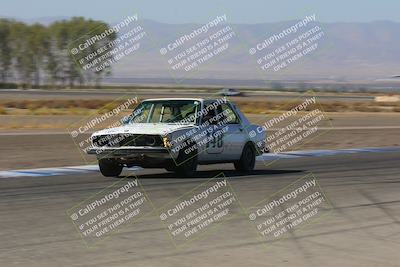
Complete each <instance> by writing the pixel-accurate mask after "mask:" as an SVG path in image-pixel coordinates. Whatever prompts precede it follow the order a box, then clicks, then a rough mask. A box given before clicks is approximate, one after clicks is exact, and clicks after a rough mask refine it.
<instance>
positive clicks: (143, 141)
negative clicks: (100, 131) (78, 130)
mask: <svg viewBox="0 0 400 267" xmlns="http://www.w3.org/2000/svg"><path fill="white" fill-rule="evenodd" d="M92 142H93V145H94V146H96V147H103V146H106V147H121V146H157V147H158V146H162V144H163V142H162V139H161V136H159V135H141V134H108V135H98V136H95V137H93V138H92Z"/></svg>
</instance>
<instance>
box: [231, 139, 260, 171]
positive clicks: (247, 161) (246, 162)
mask: <svg viewBox="0 0 400 267" xmlns="http://www.w3.org/2000/svg"><path fill="white" fill-rule="evenodd" d="M233 164H234V165H235V169H236V170H237V171H241V172H250V171H252V170H253V169H254V165H255V164H256V151H255V149H254V146H253V145H252V144H251V143H247V144H246V145H245V146H244V148H243V151H242V155H241V156H240V160H239V161H236V162H234V163H233Z"/></svg>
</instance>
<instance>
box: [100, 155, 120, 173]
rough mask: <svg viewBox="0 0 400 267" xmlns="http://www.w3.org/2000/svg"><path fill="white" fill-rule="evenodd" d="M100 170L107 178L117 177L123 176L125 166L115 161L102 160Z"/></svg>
mask: <svg viewBox="0 0 400 267" xmlns="http://www.w3.org/2000/svg"><path fill="white" fill-rule="evenodd" d="M99 168H100V172H101V174H103V175H104V176H105V177H117V176H119V175H120V174H121V172H122V169H123V166H122V165H121V164H120V163H118V162H116V161H115V160H113V159H100V160H99Z"/></svg>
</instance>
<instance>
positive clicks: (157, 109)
mask: <svg viewBox="0 0 400 267" xmlns="http://www.w3.org/2000/svg"><path fill="white" fill-rule="evenodd" d="M122 122H123V125H122V126H120V127H115V128H109V129H104V130H101V131H98V132H95V133H93V134H92V136H91V147H90V148H89V149H88V151H87V153H89V154H94V155H96V156H97V159H98V162H99V167H100V171H101V173H102V174H103V175H104V176H119V175H120V173H121V171H122V169H123V167H124V166H127V167H132V166H140V167H143V168H165V169H167V170H168V171H174V172H176V173H177V174H178V175H179V176H190V175H192V174H193V172H194V171H195V170H196V168H197V165H198V164H214V163H228V162H231V163H233V164H234V166H235V169H236V170H238V171H243V172H249V171H251V170H253V169H254V165H255V161H256V156H257V155H259V154H261V153H262V152H261V151H263V149H264V148H265V139H266V133H265V130H263V128H262V127H261V126H257V125H253V124H251V123H250V122H249V121H248V120H247V118H246V117H245V116H244V115H243V113H241V112H240V110H239V109H238V108H237V107H236V106H235V105H234V104H233V103H231V102H229V101H228V100H227V99H226V98H220V99H211V100H209V99H198V98H164V99H149V100H145V101H143V102H142V103H141V104H139V105H138V106H137V107H136V108H135V110H134V111H133V112H132V114H131V115H130V116H127V117H124V118H123V120H122ZM249 133H250V134H249Z"/></svg>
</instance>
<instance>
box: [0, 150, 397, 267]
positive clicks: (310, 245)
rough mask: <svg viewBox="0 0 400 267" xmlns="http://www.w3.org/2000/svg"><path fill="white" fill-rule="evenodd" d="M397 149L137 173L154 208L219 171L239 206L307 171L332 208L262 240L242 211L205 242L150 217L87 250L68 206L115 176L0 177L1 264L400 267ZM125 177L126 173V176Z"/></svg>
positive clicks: (248, 203) (93, 173) (249, 206)
mask: <svg viewBox="0 0 400 267" xmlns="http://www.w3.org/2000/svg"><path fill="white" fill-rule="evenodd" d="M399 163H400V152H398V151H397V152H390V151H388V152H384V151H382V152H380V153H368V152H363V151H362V150H360V151H358V153H348V154H337V155H332V156H327V155H325V156H323V157H315V156H307V155H303V156H301V157H292V158H291V157H287V158H285V159H279V160H278V161H275V162H273V163H272V164H271V161H266V162H258V163H257V168H256V171H254V172H253V173H252V174H250V175H241V174H238V173H236V172H234V171H232V166H231V164H223V165H211V166H201V167H200V168H199V172H198V173H197V174H196V176H195V177H191V178H180V179H179V178H176V177H174V175H173V174H171V173H167V172H166V171H164V170H161V169H154V170H139V171H135V172H134V174H133V173H130V178H128V179H134V176H133V175H137V178H138V179H139V181H140V183H141V184H142V186H143V188H144V189H145V190H146V192H147V194H148V197H149V198H150V199H151V200H152V202H153V203H154V206H155V207H161V206H163V205H164V203H165V202H167V201H169V200H171V199H176V198H177V197H179V196H181V195H182V194H184V193H186V192H188V191H189V190H191V189H192V188H194V187H195V186H196V185H199V184H201V183H203V182H204V181H206V180H207V179H209V178H211V177H214V176H216V175H218V174H219V173H220V172H221V171H222V172H223V173H224V174H225V176H226V177H228V181H229V183H230V184H231V185H232V187H233V189H234V191H235V192H236V194H237V197H238V199H240V201H241V203H242V204H243V206H244V207H245V208H251V207H253V206H254V205H255V203H257V202H258V201H260V200H261V199H264V198H266V197H268V196H270V195H272V194H273V193H274V192H276V191H278V190H280V189H282V188H283V187H285V186H286V185H288V184H290V183H291V182H293V181H295V180H297V179H298V178H300V177H303V176H304V175H306V174H308V173H310V172H311V173H313V174H314V176H315V177H316V178H317V180H318V182H319V184H320V186H321V188H322V189H323V190H324V192H325V194H326V195H327V197H328V198H329V200H330V201H331V203H332V205H333V208H332V211H331V212H330V213H329V214H328V215H327V216H325V217H323V218H321V219H320V220H318V221H317V222H313V223H310V224H308V225H306V226H305V227H303V228H301V229H298V230H295V231H294V232H292V233H290V235H289V236H288V237H287V239H283V240H278V241H274V242H270V243H268V244H264V242H263V241H261V240H260V239H259V238H258V237H257V235H256V234H255V232H254V228H253V227H252V226H251V224H250V222H249V220H248V219H247V217H246V216H245V215H244V214H242V213H241V211H240V210H234V211H233V212H235V213H237V215H238V216H236V217H235V218H234V219H232V220H231V221H229V222H226V223H224V224H223V225H221V226H219V227H218V228H217V229H216V230H213V231H212V232H210V233H208V234H207V235H206V236H205V237H204V238H202V239H200V240H196V241H194V242H192V243H190V244H188V245H187V246H185V247H183V248H181V249H176V248H175V247H174V246H173V244H172V243H171V240H170V239H169V236H168V234H167V233H166V231H165V229H164V226H163V225H162V224H161V222H160V219H159V218H158V215H157V214H156V213H153V214H150V215H148V216H146V217H144V218H143V219H142V220H141V221H139V222H136V223H133V224H130V225H128V226H125V227H123V229H122V230H121V231H119V232H118V233H116V234H114V235H112V236H110V237H109V238H107V239H106V240H105V241H104V242H101V243H99V244H98V245H96V246H95V247H93V248H87V247H86V246H85V244H84V242H83V241H82V240H81V238H80V236H79V234H78V233H77V231H76V229H75V228H74V226H73V224H72V221H71V219H70V218H69V217H68V216H67V214H66V211H67V210H68V209H70V208H71V207H72V206H74V205H76V204H77V203H79V202H81V201H83V200H85V199H87V198H88V197H89V196H91V195H93V194H95V193H97V192H99V191H100V190H102V189H103V188H105V187H107V186H109V185H112V184H113V183H115V182H116V181H118V180H119V179H118V178H104V177H102V176H101V175H100V174H99V173H98V172H88V173H84V174H74V175H58V176H39V177H18V178H15V177H14V178H2V179H0V200H1V201H0V229H1V231H0V240H1V243H0V259H1V260H0V265H1V266H44V267H46V266H108V267H109V266H164V267H165V266H174V267H176V266H335V267H336V266H399V262H400V254H399V253H398V252H399V250H400V221H399V219H400V164H399ZM125 174H128V173H125Z"/></svg>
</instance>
